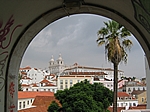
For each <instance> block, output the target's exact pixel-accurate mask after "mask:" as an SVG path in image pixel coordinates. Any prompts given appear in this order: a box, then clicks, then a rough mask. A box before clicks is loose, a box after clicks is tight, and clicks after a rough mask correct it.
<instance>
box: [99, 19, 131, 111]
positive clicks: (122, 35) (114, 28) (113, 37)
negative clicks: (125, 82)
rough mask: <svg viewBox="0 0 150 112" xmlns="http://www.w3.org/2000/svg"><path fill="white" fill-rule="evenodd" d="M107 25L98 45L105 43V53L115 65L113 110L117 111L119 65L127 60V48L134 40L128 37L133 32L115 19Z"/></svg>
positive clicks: (101, 31)
mask: <svg viewBox="0 0 150 112" xmlns="http://www.w3.org/2000/svg"><path fill="white" fill-rule="evenodd" d="M104 24H105V27H102V28H101V29H100V30H99V31H98V32H97V35H98V39H97V43H98V46H101V45H103V44H104V45H105V54H106V56H107V58H108V61H110V62H112V63H113V66H114V100H113V112H117V92H118V65H119V63H120V62H121V61H124V62H125V63H126V62H127V56H128V55H127V52H126V51H127V50H129V51H130V48H131V46H132V45H133V43H132V41H131V40H129V39H127V38H126V37H128V36H130V35H131V33H130V32H129V31H128V30H127V29H126V28H125V27H124V26H122V25H121V24H119V23H117V22H116V21H114V20H111V21H110V20H109V21H108V22H104Z"/></svg>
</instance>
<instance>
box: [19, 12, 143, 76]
mask: <svg viewBox="0 0 150 112" xmlns="http://www.w3.org/2000/svg"><path fill="white" fill-rule="evenodd" d="M108 20H109V19H108V18H105V17H102V16H97V15H91V14H78V15H72V16H69V17H64V18H62V19H59V20H57V21H55V22H53V23H51V24H50V25H48V26H47V27H46V28H44V29H43V30H42V31H41V32H40V33H38V34H37V35H36V37H35V38H34V39H33V40H32V42H31V43H30V45H29V47H28V48H27V50H26V52H25V54H24V56H23V58H22V62H21V67H25V66H31V67H37V68H42V69H45V68H47V69H48V66H49V61H50V59H51V56H52V55H53V57H54V59H55V60H57V59H58V57H59V54H61V56H62V58H63V60H64V62H65V65H73V64H74V63H78V64H79V65H81V66H90V67H99V68H102V67H104V68H113V66H112V64H111V63H110V62H108V61H107V58H106V56H105V49H104V46H101V47H98V46H97V43H96V39H97V31H98V30H99V29H100V28H101V27H103V26H104V24H103V22H104V21H105V22H107V21H108ZM129 39H131V40H132V41H133V46H132V48H131V52H128V62H127V64H126V65H125V64H124V63H121V64H120V65H119V69H120V70H122V71H124V73H125V76H135V77H138V78H142V77H145V62H144V51H143V49H142V48H141V46H140V45H139V43H138V41H137V40H136V39H135V38H134V36H131V37H129Z"/></svg>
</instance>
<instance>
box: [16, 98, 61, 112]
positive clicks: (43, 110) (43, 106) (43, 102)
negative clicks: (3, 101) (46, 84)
mask: <svg viewBox="0 0 150 112" xmlns="http://www.w3.org/2000/svg"><path fill="white" fill-rule="evenodd" d="M52 101H56V102H57V103H58V104H59V105H60V103H59V101H58V100H56V99H55V97H54V96H36V97H35V100H34V102H33V104H32V105H33V106H36V107H32V108H28V109H23V110H19V111H18V112H47V109H48V107H49V105H50V104H51V102H52ZM60 106H61V105H60Z"/></svg>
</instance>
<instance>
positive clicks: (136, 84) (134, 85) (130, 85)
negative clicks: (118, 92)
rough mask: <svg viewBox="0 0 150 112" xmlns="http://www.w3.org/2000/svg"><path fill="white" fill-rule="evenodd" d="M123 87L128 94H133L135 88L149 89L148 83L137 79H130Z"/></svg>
mask: <svg viewBox="0 0 150 112" xmlns="http://www.w3.org/2000/svg"><path fill="white" fill-rule="evenodd" d="M123 88H124V90H125V91H126V92H127V93H128V94H131V93H132V92H133V91H134V90H141V91H143V90H147V88H146V84H143V83H140V82H137V81H128V82H126V84H125V86H124V87H123Z"/></svg>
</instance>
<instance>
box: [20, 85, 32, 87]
mask: <svg viewBox="0 0 150 112" xmlns="http://www.w3.org/2000/svg"><path fill="white" fill-rule="evenodd" d="M21 86H24V87H29V86H30V85H27V84H21Z"/></svg>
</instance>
